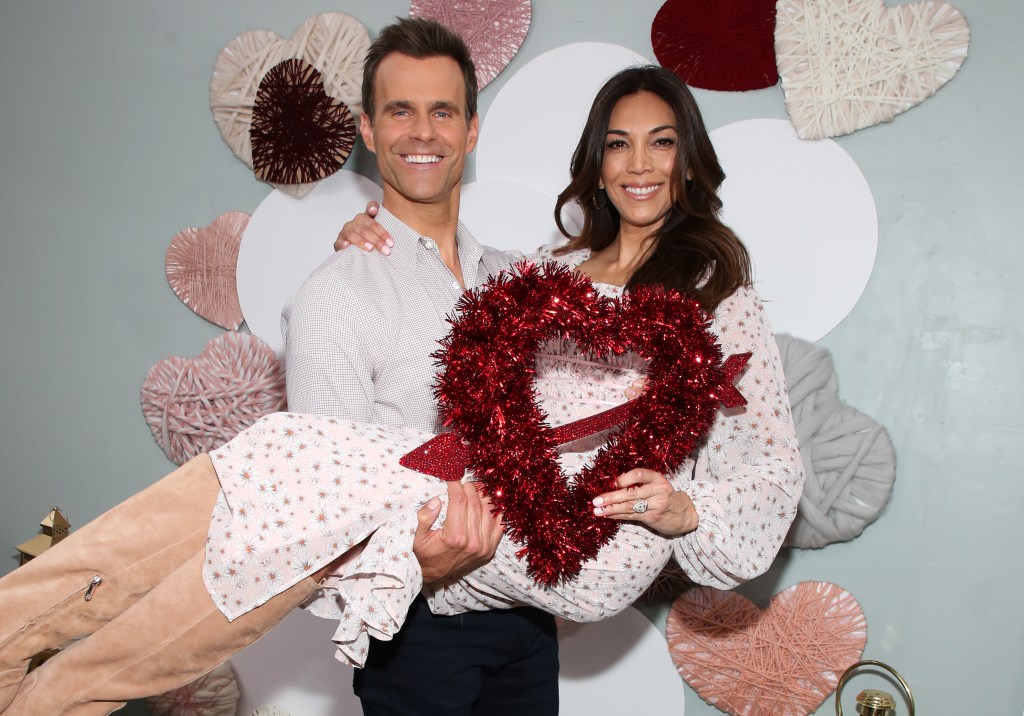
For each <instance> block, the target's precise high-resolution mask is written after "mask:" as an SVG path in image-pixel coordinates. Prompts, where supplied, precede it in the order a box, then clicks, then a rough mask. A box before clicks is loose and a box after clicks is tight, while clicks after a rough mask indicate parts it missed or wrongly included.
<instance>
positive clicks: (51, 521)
mask: <svg viewBox="0 0 1024 716" xmlns="http://www.w3.org/2000/svg"><path fill="white" fill-rule="evenodd" d="M39 526H40V527H42V528H43V533H42V534H40V535H36V536H35V537H33V538H32V539H30V540H28V541H27V542H22V543H21V544H19V545H18V546H17V550H18V551H19V552H20V553H21V562H20V563H19V565H21V564H25V562H28V561H29V560H30V559H32V558H33V557H38V556H39V555H41V554H42V553H43V552H45V551H46V550H48V549H49V548H50V547H52V546H53V545H55V544H57V543H58V542H60V541H61V540H62V539H64V538H65V537H67V536H68V532H70V531H71V523H70V522H68V518H67V517H65V516H64V513H63V512H61V511H60V508H59V507H54V508H53V509H52V510H50V512H49V514H47V515H46V517H44V518H43V520H42V521H41V522H40V523H39Z"/></svg>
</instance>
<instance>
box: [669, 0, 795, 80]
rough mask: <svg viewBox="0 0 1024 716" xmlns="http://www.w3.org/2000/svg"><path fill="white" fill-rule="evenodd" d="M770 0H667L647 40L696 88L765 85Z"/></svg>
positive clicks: (770, 58)
mask: <svg viewBox="0 0 1024 716" xmlns="http://www.w3.org/2000/svg"><path fill="white" fill-rule="evenodd" d="M774 33H775V0H715V2H707V0H668V2H666V3H665V4H664V5H662V6H661V8H660V9H659V10H658V13H657V14H656V15H655V16H654V22H653V23H652V24H651V45H652V46H653V47H654V56H655V57H657V58H658V62H659V63H660V64H661V66H662V67H664V68H665V69H668V70H671V71H673V72H675V73H676V74H677V75H679V77H680V78H681V79H682V80H683V82H685V83H686V84H688V85H690V86H691V87H700V88H701V89H710V90H721V91H725V92H738V91H746V90H755V89H763V88H765V87H771V86H772V85H774V84H775V83H776V82H778V81H779V74H778V70H777V69H776V67H775V34H774Z"/></svg>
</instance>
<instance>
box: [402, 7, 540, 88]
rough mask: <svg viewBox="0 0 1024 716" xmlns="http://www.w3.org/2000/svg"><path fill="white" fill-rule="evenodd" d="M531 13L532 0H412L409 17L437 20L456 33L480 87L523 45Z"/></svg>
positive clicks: (494, 75)
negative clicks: (466, 49) (474, 69)
mask: <svg viewBox="0 0 1024 716" xmlns="http://www.w3.org/2000/svg"><path fill="white" fill-rule="evenodd" d="M532 15H533V6H532V3H531V0H412V5H411V6H410V8H409V16H410V17H422V18H426V19H429V20H436V21H437V22H439V23H441V24H442V25H444V26H445V27H448V28H450V29H452V30H454V31H455V32H457V33H458V34H459V37H461V38H462V40H463V42H465V43H466V46H467V47H468V48H469V54H470V55H471V56H472V57H473V65H474V66H475V67H476V82H477V87H478V88H479V89H483V88H484V87H485V86H486V85H487V84H488V83H490V81H491V80H493V79H494V78H495V77H497V76H498V73H499V72H501V71H502V70H503V69H505V67H506V66H507V65H508V63H509V62H511V61H512V58H513V57H515V56H516V53H517V52H519V48H520V47H522V46H523V40H525V39H526V33H527V32H528V31H529V29H530V18H531V17H532Z"/></svg>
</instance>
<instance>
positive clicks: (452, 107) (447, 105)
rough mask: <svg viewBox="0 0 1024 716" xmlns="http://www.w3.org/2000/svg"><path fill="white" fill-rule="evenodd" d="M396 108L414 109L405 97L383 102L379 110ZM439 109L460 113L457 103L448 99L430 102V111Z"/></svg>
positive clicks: (390, 110) (385, 110) (393, 109)
mask: <svg viewBox="0 0 1024 716" xmlns="http://www.w3.org/2000/svg"><path fill="white" fill-rule="evenodd" d="M396 109H408V110H412V109H414V107H413V103H412V102H411V101H409V100H407V99H395V100H392V101H390V102H388V103H387V104H385V105H384V107H383V109H382V110H381V111H383V112H393V111H395V110H396ZM439 109H443V110H447V111H448V112H451V113H452V114H455V115H458V114H462V110H461V109H460V108H459V105H457V104H456V103H455V102H449V101H448V100H443V99H439V100H435V101H433V102H431V103H430V111H431V112H436V111H437V110H439Z"/></svg>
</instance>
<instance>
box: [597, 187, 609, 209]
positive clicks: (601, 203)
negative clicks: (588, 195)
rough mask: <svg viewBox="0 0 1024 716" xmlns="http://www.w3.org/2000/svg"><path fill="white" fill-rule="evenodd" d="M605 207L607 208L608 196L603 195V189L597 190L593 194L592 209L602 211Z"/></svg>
mask: <svg viewBox="0 0 1024 716" xmlns="http://www.w3.org/2000/svg"><path fill="white" fill-rule="evenodd" d="M606 206H608V195H607V194H605V193H604V188H601V189H598V190H597V191H596V192H594V208H595V209H597V210H598V211H604V208H605V207H606Z"/></svg>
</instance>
